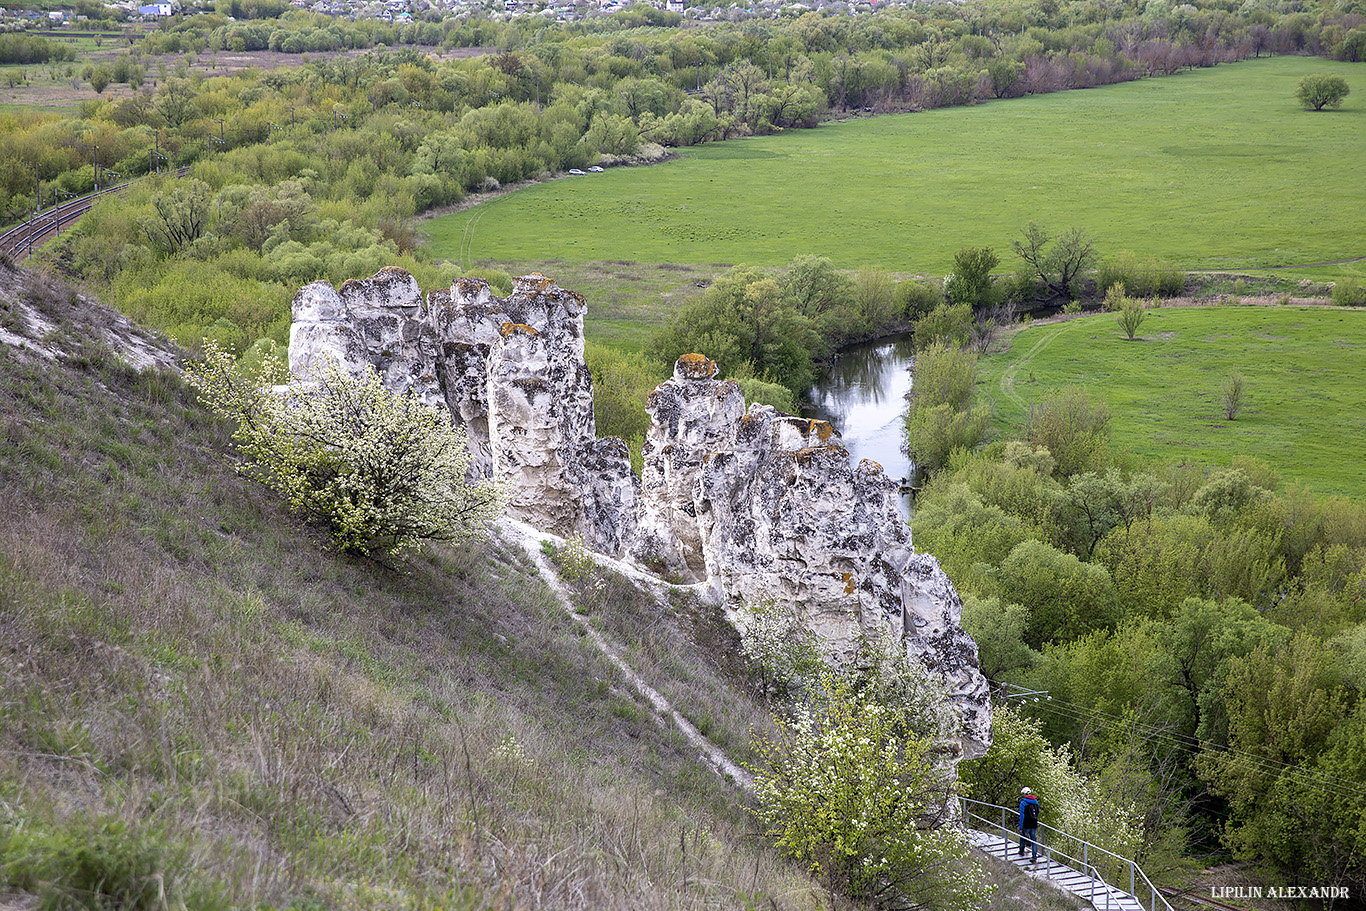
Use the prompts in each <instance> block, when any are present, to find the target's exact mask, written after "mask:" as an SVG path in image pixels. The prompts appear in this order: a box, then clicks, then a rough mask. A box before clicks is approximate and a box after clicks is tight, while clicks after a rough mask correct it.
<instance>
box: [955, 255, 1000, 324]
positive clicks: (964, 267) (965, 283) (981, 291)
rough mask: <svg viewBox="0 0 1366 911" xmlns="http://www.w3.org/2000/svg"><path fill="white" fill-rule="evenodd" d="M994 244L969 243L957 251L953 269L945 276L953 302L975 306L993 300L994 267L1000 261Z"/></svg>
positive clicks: (977, 306)
mask: <svg viewBox="0 0 1366 911" xmlns="http://www.w3.org/2000/svg"><path fill="white" fill-rule="evenodd" d="M1000 262H1001V260H1000V258H999V257H998V256H997V255H996V251H994V250H992V249H991V248H990V247H983V248H981V249H977V248H975V247H967V248H965V249H962V250H959V251H958V252H957V253H955V254H954V255H953V271H952V272H950V273H949V274H948V275H946V276H945V277H944V297H945V298H946V299H947V300H948V302H949V303H950V304H967V305H968V306H970V307H972V308H973V309H974V310H975V309H977V308H979V307H988V306H990V305H991V303H992V293H991V292H992V288H991V270H992V269H994V268H996V267H997V266H998V265H999V264H1000Z"/></svg>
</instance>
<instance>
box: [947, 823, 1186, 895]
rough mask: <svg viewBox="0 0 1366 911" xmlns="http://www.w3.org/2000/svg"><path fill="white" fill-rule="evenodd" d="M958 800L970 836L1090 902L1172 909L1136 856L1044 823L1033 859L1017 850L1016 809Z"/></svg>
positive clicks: (980, 845)
mask: <svg viewBox="0 0 1366 911" xmlns="http://www.w3.org/2000/svg"><path fill="white" fill-rule="evenodd" d="M959 800H960V801H961V804H962V811H963V825H964V827H965V828H966V829H967V834H968V840H969V841H971V842H972V843H973V844H974V845H976V846H977V847H978V848H980V849H981V850H983V851H985V852H986V853H988V854H990V855H992V856H993V857H998V858H1000V859H1001V860H1005V861H1009V862H1010V863H1013V864H1015V866H1017V867H1019V868H1021V869H1022V870H1024V871H1025V872H1027V873H1029V874H1030V875H1031V876H1037V877H1040V878H1043V879H1047V880H1048V881H1049V882H1051V883H1052V884H1053V885H1055V886H1057V887H1058V888H1061V889H1066V890H1067V891H1068V892H1071V893H1072V894H1073V895H1076V896H1078V897H1080V898H1082V899H1084V900H1086V901H1088V902H1090V903H1091V906H1092V907H1094V908H1096V909H1097V911H1172V906H1171V905H1170V904H1168V903H1167V900H1166V899H1165V898H1163V897H1162V896H1161V895H1160V894H1159V893H1158V891H1157V888H1156V887H1155V886H1154V885H1153V884H1152V882H1151V881H1149V879H1148V877H1147V875H1146V874H1144V872H1143V871H1142V870H1141V869H1139V866H1138V864H1136V863H1134V862H1133V861H1132V860H1129V859H1128V858H1125V857H1120V856H1119V855H1118V854H1114V853H1111V852H1110V851H1107V850H1105V849H1104V848H1101V847H1098V846H1096V845H1093V844H1091V843H1090V842H1087V841H1083V840H1082V839H1079V838H1077V837H1076V836H1074V835H1069V834H1067V833H1066V832H1063V831H1062V830H1061V829H1055V828H1053V827H1052V826H1048V825H1044V824H1043V823H1040V824H1039V860H1038V863H1030V860H1029V858H1030V855H1029V854H1028V853H1027V854H1025V855H1024V856H1020V854H1019V848H1020V833H1019V831H1018V829H1017V828H1016V825H1015V823H1016V820H1017V819H1018V814H1017V811H1016V810H1012V809H1010V808H1009V807H1003V806H999V805H998V804H993V803H983V802H981V801H978V800H969V799H968V798H966V797H962V798H959ZM1126 885H1127V886H1128V889H1127V891H1126V889H1125V888H1124V887H1125V886H1126Z"/></svg>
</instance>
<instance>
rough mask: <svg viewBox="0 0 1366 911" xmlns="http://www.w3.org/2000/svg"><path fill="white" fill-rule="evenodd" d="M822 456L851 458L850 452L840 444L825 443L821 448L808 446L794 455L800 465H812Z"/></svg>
mask: <svg viewBox="0 0 1366 911" xmlns="http://www.w3.org/2000/svg"><path fill="white" fill-rule="evenodd" d="M821 455H843V456H844V457H845V458H848V457H849V451H848V450H847V449H845V448H844V447H843V446H841V445H839V444H838V443H825V444H824V445H821V446H808V447H806V448H805V449H798V450H797V451H796V453H794V456H795V458H796V459H797V463H798V464H799V465H810V464H811V463H812V462H813V461H815V459H816V458H817V457H819V456H821Z"/></svg>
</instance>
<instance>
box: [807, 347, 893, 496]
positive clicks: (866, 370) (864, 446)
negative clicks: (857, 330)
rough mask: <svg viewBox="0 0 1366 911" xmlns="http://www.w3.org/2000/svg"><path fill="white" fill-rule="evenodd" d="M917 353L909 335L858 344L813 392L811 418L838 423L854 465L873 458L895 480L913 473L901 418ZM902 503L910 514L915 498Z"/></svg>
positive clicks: (809, 405)
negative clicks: (903, 448)
mask: <svg viewBox="0 0 1366 911" xmlns="http://www.w3.org/2000/svg"><path fill="white" fill-rule="evenodd" d="M914 354H915V348H914V346H913V344H912V342H911V339H910V338H909V337H904V338H896V339H880V340H878V341H876V342H868V343H866V344H863V345H855V346H853V347H852V348H847V349H845V350H844V351H842V352H840V356H839V359H838V360H837V361H836V362H835V363H834V365H833V366H831V367H830V368H829V369H828V370H826V371H825V372H824V373H823V374H822V376H821V378H820V380H819V381H818V382H817V383H816V385H815V386H812V387H811V390H810V391H809V392H808V393H807V410H808V411H809V413H810V416H811V417H817V418H822V419H824V420H827V421H829V422H830V423H831V424H834V425H835V429H836V430H838V431H839V432H840V435H841V436H842V437H844V445H845V448H847V449H848V450H849V454H850V455H851V456H852V457H853V460H854V463H855V464H857V463H858V461H859V460H860V459H872V460H873V461H874V462H878V463H880V464H881V465H882V467H883V469H885V470H886V472H887V476H888V477H890V478H892V479H893V480H896V479H898V478H904V477H906V476H908V475H909V474H910V471H911V464H910V460H909V459H908V458H907V457H906V453H905V452H904V451H903V450H902V448H901V445H902V439H903V437H902V431H901V428H902V421H901V416H902V413H903V412H904V411H905V408H906V400H905V396H906V393H908V392H910V391H911V373H910V366H911V359H912V357H913V355H914ZM901 499H902V504H901V507H902V514H903V515H906V516H909V515H910V500H909V498H908V497H904V496H903V497H902V498H901Z"/></svg>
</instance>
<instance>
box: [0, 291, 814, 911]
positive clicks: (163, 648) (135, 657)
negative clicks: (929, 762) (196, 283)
mask: <svg viewBox="0 0 1366 911" xmlns="http://www.w3.org/2000/svg"><path fill="white" fill-rule="evenodd" d="M0 283H3V284H5V285H7V286H9V287H8V289H7V290H6V292H5V293H4V294H0V297H2V298H3V299H4V301H5V307H4V311H3V317H4V320H3V326H4V328H5V330H6V331H7V332H9V333H16V334H29V335H32V336H43V335H47V336H48V338H49V339H51V340H52V343H53V344H54V345H56V346H57V347H59V348H60V350H61V352H62V353H60V354H59V355H58V356H57V358H56V359H55V360H49V359H46V358H44V357H42V356H41V355H39V354H37V353H35V345H34V344H32V343H29V344H27V345H26V346H25V347H24V348H15V347H12V345H9V344H0V390H2V391H0V428H2V431H0V432H3V443H0V904H3V903H4V899H3V895H4V893H5V892H6V891H7V890H12V891H16V892H19V893H21V894H42V895H45V896H46V901H48V902H49V904H48V905H47V906H49V907H58V906H64V907H65V906H69V905H61V904H60V902H61V901H62V900H63V898H62V897H63V896H65V900H67V901H77V900H81V899H82V897H83V896H84V897H85V898H89V897H90V895H91V891H92V890H96V889H103V890H104V891H105V892H109V891H111V890H114V889H116V888H117V889H121V890H122V893H121V895H122V900H123V904H120V905H118V906H119V907H125V908H143V907H146V908H151V907H157V908H160V907H163V905H162V902H161V899H160V898H159V897H158V896H159V894H160V893H161V892H162V891H163V890H164V894H165V896H167V898H168V902H169V905H170V906H171V907H177V906H179V903H181V902H183V903H184V906H186V907H191V908H228V907H233V908H248V907H266V908H286V907H288V908H300V909H303V908H310V909H312V908H418V907H443V908H486V907H488V908H512V907H560V908H714V907H736V908H738V907H746V906H752V905H753V904H754V903H758V904H762V905H763V907H778V908H809V907H816V906H817V905H818V904H820V902H821V901H823V899H821V898H817V897H815V892H813V890H814V889H815V888H816V887H815V886H814V885H813V884H812V883H811V881H810V880H808V879H805V878H804V877H803V876H802V875H800V873H799V872H798V871H795V870H793V869H791V868H790V867H789V866H787V865H785V864H783V863H780V862H779V861H778V860H777V859H776V857H775V855H773V854H772V853H770V852H769V851H767V850H765V849H764V848H763V847H762V846H761V844H760V842H759V841H758V840H757V839H755V838H753V837H750V836H751V835H752V834H753V833H752V824H751V823H750V821H749V819H748V816H747V813H746V810H745V809H744V798H743V794H742V793H741V792H740V791H739V790H738V789H737V788H735V787H734V786H733V785H732V784H730V783H727V782H725V781H723V780H722V779H721V778H720V777H718V776H717V775H716V774H715V773H713V772H712V771H710V769H708V768H707V767H706V766H705V765H703V764H702V763H700V762H699V761H698V759H697V757H696V755H695V751H694V750H692V749H691V748H689V747H688V746H687V745H686V743H685V742H684V741H683V739H682V738H681V737H680V736H679V735H678V734H677V732H676V731H675V730H674V729H673V728H671V727H666V726H663V725H661V724H659V723H658V722H657V721H656V719H655V717H654V715H653V714H652V712H651V711H650V709H649V706H648V703H646V702H645V701H644V700H643V699H642V698H641V697H640V696H639V695H638V694H637V693H636V692H635V691H634V689H633V688H632V687H630V686H629V685H628V684H627V683H626V681H625V679H624V678H623V677H622V675H621V674H620V673H618V672H617V671H616V670H615V669H614V667H613V666H612V665H611V664H609V663H608V662H607V661H606V660H605V659H604V658H603V657H602V655H601V654H600V653H599V652H598V651H597V650H596V649H595V648H594V647H593V646H592V644H591V642H590V641H589V639H588V638H587V637H586V636H585V635H584V631H583V629H582V628H581V626H580V625H579V622H578V620H576V619H575V618H574V617H571V616H570V615H569V614H568V613H567V612H566V611H565V610H564V609H563V608H562V607H561V606H560V605H559V604H558V603H557V602H556V601H555V600H554V599H553V598H552V597H551V596H550V594H549V592H548V590H547V589H546V587H545V586H544V585H543V584H541V583H540V582H539V581H538V579H537V577H536V573H535V570H534V569H533V568H532V566H531V564H530V562H529V560H528V558H527V555H526V553H525V552H524V551H522V550H521V549H520V548H518V547H514V546H510V545H506V544H502V543H499V542H497V541H495V542H493V543H490V544H489V545H488V546H486V547H483V548H469V549H463V550H438V551H435V552H433V553H431V554H430V555H429V556H427V557H425V558H423V559H420V560H418V561H416V562H414V563H412V564H410V565H405V566H403V567H399V568H391V567H385V566H381V565H377V564H374V563H370V562H365V561H361V560H357V559H353V558H349V557H344V556H340V555H338V554H336V553H332V552H329V551H328V550H326V549H325V548H324V547H323V546H322V542H321V541H320V540H319V539H318V538H317V537H315V536H314V535H313V534H311V533H310V532H309V531H308V530H307V529H306V528H302V527H300V526H299V525H298V524H297V523H296V522H295V521H294V520H293V519H292V518H291V517H290V516H289V515H288V514H286V513H285V512H284V511H283V510H282V509H281V507H280V506H279V505H278V504H276V503H275V502H274V501H273V500H272V499H271V498H270V497H269V496H267V495H265V494H264V493H263V492H262V491H261V490H259V489H258V488H256V487H254V486H252V485H250V484H248V483H246V482H244V481H243V480H241V479H240V478H238V477H237V476H236V475H235V474H234V472H233V471H232V468H231V464H230V454H229V451H228V446H227V443H228V440H227V433H228V428H226V427H224V426H222V425H221V424H218V423H215V422H213V421H212V420H210V419H209V418H207V417H206V415H205V414H204V412H203V411H202V410H201V409H200V408H199V407H198V405H197V403H195V402H194V401H193V398H192V396H191V395H190V393H189V392H188V391H187V389H186V388H185V387H184V386H183V385H182V384H181V383H180V381H179V380H178V379H176V378H175V377H174V376H172V375H169V374H166V373H157V372H149V373H138V372H135V371H133V370H131V369H130V368H128V367H126V366H124V365H123V364H122V363H121V362H120V361H119V360H118V359H117V358H115V357H113V356H111V354H110V352H109V350H108V349H107V348H105V347H103V346H102V345H101V344H99V343H96V342H92V341H91V340H90V336H89V334H88V333H89V332H90V330H89V329H88V328H86V327H85V326H83V325H82V324H83V323H84V322H85V321H86V320H90V321H91V322H93V323H99V322H102V321H104V320H105V319H106V314H105V313H104V312H103V311H100V310H97V309H95V308H94V307H93V305H90V304H88V303H87V302H83V301H80V300H78V299H75V298H74V297H73V296H72V295H70V294H69V293H68V292H66V291H64V290H61V289H60V288H56V287H54V286H51V285H50V284H48V283H46V282H43V281H37V280H33V279H30V278H24V279H19V278H16V277H15V276H14V275H13V274H12V273H9V272H8V271H5V272H4V273H3V274H0ZM17 300H23V301H26V302H27V303H28V304H29V305H30V306H31V307H34V308H36V312H37V313H38V314H40V315H41V318H35V316H34V311H30V310H28V309H27V308H20V307H19V306H17V305H16V303H15V301H17ZM44 324H49V325H50V326H51V327H52V330H51V332H50V333H49V332H47V331H46V329H45V327H44ZM604 591H605V592H606V595H604V597H603V600H602V601H601V602H600V603H595V604H591V605H583V609H584V611H585V613H587V614H588V620H589V622H591V623H592V624H593V625H594V627H595V628H597V629H598V630H599V631H601V632H602V633H604V635H606V636H607V638H608V640H609V641H610V642H611V643H612V644H613V646H614V647H615V648H616V649H618V650H619V651H620V652H621V653H623V654H626V655H629V656H631V660H632V662H633V666H634V667H635V668H636V670H637V672H638V673H641V674H642V675H644V676H645V678H646V680H647V681H648V682H649V683H650V685H652V686H653V687H654V688H656V689H657V690H660V691H662V692H664V693H666V694H667V695H668V696H669V697H670V698H671V699H672V700H673V701H674V703H675V705H676V706H677V707H679V708H680V710H682V711H683V713H684V714H685V715H687V716H688V717H690V718H692V719H693V720H694V722H695V723H697V724H698V726H699V727H701V728H703V730H705V731H707V732H708V733H709V734H710V736H711V737H712V739H713V740H714V741H715V742H717V743H719V744H721V745H722V746H724V747H725V749H727V750H728V751H729V752H730V753H731V755H732V756H734V757H735V758H737V759H743V758H744V756H745V755H746V751H747V749H748V747H747V744H748V732H749V728H750V726H751V725H762V724H764V723H765V717H766V716H765V714H764V712H763V710H762V709H761V707H760V706H759V705H758V704H757V703H756V702H755V701H754V700H753V699H752V698H750V695H749V692H750V691H749V688H748V687H749V685H748V684H747V683H746V681H745V678H744V677H743V675H742V674H741V672H740V670H739V669H738V668H737V667H736V666H734V665H733V664H731V663H730V661H729V660H728V658H727V656H730V655H734V654H735V649H734V643H733V642H732V641H731V640H730V639H729V638H728V635H729V633H728V627H726V626H724V624H721V623H718V622H716V620H717V618H716V615H715V613H714V612H712V611H708V610H705V609H703V608H701V607H699V606H697V605H696V604H695V603H693V602H691V601H690V600H688V599H687V598H676V599H675V600H674V602H673V603H672V604H670V605H665V606H661V605H660V604H658V603H657V602H656V601H655V600H654V599H653V598H651V597H649V596H648V595H645V594H643V593H640V592H638V591H636V590H635V589H633V588H631V587H630V586H627V585H625V584H624V583H622V582H620V581H619V580H614V579H608V580H607V582H606V583H605V586H604Z"/></svg>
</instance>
